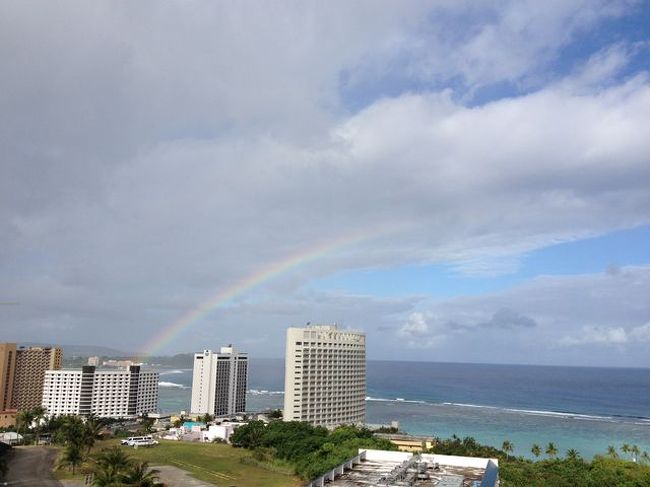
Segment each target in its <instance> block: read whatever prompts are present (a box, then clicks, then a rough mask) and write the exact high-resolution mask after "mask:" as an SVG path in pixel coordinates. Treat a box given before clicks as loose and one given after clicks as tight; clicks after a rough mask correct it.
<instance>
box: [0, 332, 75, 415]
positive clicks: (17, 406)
mask: <svg viewBox="0 0 650 487" xmlns="http://www.w3.org/2000/svg"><path fill="white" fill-rule="evenodd" d="M62 360H63V352H62V351H61V348H59V347H16V344H15V343H0V423H1V425H4V426H9V425H10V424H14V422H15V416H16V411H23V410H28V409H34V408H35V407H39V406H41V403H42V401H43V381H44V379H45V371H46V370H58V369H60V368H61V362H62Z"/></svg>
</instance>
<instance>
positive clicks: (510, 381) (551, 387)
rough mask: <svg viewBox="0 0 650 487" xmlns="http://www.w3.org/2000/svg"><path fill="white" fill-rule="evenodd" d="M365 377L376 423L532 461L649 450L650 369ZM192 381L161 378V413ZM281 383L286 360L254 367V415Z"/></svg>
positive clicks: (179, 404)
mask: <svg viewBox="0 0 650 487" xmlns="http://www.w3.org/2000/svg"><path fill="white" fill-rule="evenodd" d="M367 370H368V396H369V397H368V400H367V402H366V405H367V421H368V422H369V423H389V422H390V421H393V420H397V421H399V422H400V426H401V428H402V429H403V430H405V431H406V432H408V433H412V434H421V435H435V436H439V437H449V436H451V435H452V434H456V435H458V436H461V437H462V436H473V437H475V438H476V439H477V440H478V441H480V442H482V443H486V444H490V445H494V446H497V447H500V445H501V443H502V442H503V441H504V440H506V439H507V440H509V441H511V442H512V443H513V444H514V446H515V451H514V452H515V454H517V455H525V456H531V454H530V448H531V446H532V444H533V443H538V444H540V445H545V444H547V443H548V442H550V441H552V442H554V443H555V444H556V446H557V447H558V449H559V450H560V452H564V451H566V450H567V449H569V448H575V449H576V450H578V451H579V452H580V453H581V454H582V455H583V456H584V457H586V458H590V457H592V456H593V455H595V454H598V453H604V452H605V451H606V450H607V446H608V445H614V446H617V447H620V446H621V445H622V444H623V443H628V444H636V445H638V446H639V447H641V448H642V449H645V450H647V451H650V373H649V372H650V371H648V370H644V369H613V368H612V369H609V368H586V367H538V366H518V365H478V364H447V363H419V362H418V363H416V362H380V361H369V362H368V367H367ZM191 375H192V372H191V370H174V371H163V372H162V375H161V388H160V407H161V409H162V410H164V411H179V410H183V409H184V410H187V409H188V408H189V402H190V392H191V391H190V387H191V381H192V377H191ZM283 380H284V367H283V361H282V360H275V359H258V360H252V361H251V364H250V377H249V391H250V392H249V394H248V409H249V410H260V409H267V408H281V407H282V404H283V395H282V393H281V391H282V389H283Z"/></svg>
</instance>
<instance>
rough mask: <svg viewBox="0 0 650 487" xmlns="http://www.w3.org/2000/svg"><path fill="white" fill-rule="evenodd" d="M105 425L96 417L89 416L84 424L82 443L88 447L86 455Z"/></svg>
mask: <svg viewBox="0 0 650 487" xmlns="http://www.w3.org/2000/svg"><path fill="white" fill-rule="evenodd" d="M103 427H104V425H103V424H102V423H101V422H100V421H99V420H98V419H95V418H88V419H87V420H86V424H85V425H84V430H83V438H82V441H81V443H82V444H83V445H84V446H85V447H86V455H88V454H89V453H90V450H91V448H92V447H93V445H94V444H95V440H96V439H97V438H99V436H100V434H101V431H102V428H103Z"/></svg>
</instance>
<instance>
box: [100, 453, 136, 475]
mask: <svg viewBox="0 0 650 487" xmlns="http://www.w3.org/2000/svg"><path fill="white" fill-rule="evenodd" d="M97 465H99V466H100V467H101V468H105V469H106V470H108V471H112V472H113V473H115V474H117V473H119V472H120V471H122V470H125V469H126V468H128V467H129V466H130V465H131V459H130V458H129V456H128V455H127V454H126V453H124V451H123V450H121V449H120V447H119V446H114V447H112V448H104V449H103V450H102V451H101V453H100V454H99V455H98V456H97Z"/></svg>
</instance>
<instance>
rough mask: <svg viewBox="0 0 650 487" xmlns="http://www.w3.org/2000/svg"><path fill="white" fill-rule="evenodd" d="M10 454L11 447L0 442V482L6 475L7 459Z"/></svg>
mask: <svg viewBox="0 0 650 487" xmlns="http://www.w3.org/2000/svg"><path fill="white" fill-rule="evenodd" d="M10 453H11V446H9V445H7V444H6V443H2V442H1V441H0V480H2V479H4V478H5V475H6V474H7V457H8V456H9V454H10Z"/></svg>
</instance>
